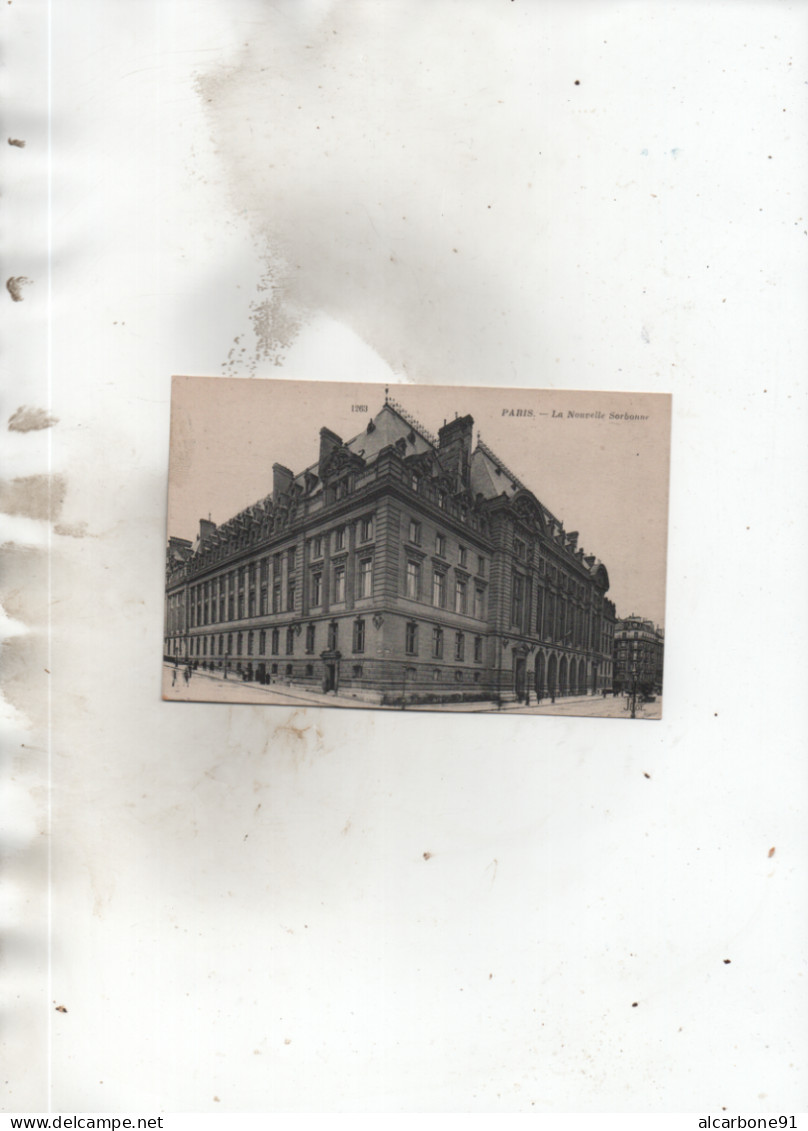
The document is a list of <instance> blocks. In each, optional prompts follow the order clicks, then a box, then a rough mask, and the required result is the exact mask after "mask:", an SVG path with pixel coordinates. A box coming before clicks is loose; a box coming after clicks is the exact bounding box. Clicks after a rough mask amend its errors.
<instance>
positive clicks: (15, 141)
mask: <svg viewBox="0 0 808 1131" xmlns="http://www.w3.org/2000/svg"><path fill="white" fill-rule="evenodd" d="M8 144H9V145H16V147H17V149H25V141H24V139H23V138H21V137H10V138H9V139H8Z"/></svg>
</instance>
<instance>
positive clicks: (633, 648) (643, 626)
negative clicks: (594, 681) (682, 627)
mask: <svg viewBox="0 0 808 1131" xmlns="http://www.w3.org/2000/svg"><path fill="white" fill-rule="evenodd" d="M614 647H615V652H614V682H615V691H631V690H632V688H633V686H634V681H635V679H636V681H637V688H638V690H641V691H644V692H647V693H651V692H653V691H656V692H657V693H658V694H659V693H661V691H662V676H663V669H664V661H665V634H664V632H663V631H662V629H661V628H657V627H656V626H655V625H654V622H653V621H650V620H645V619H644V618H643V617H638V616H636V615H635V614H634V613H632V614H631V616H629V617H624V618H623V619H622V620H619V621H618V622H617V628H616V629H615V634H614Z"/></svg>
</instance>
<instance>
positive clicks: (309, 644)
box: [306, 624, 315, 654]
mask: <svg viewBox="0 0 808 1131" xmlns="http://www.w3.org/2000/svg"><path fill="white" fill-rule="evenodd" d="M314 634H315V626H314V625H313V624H307V625H306V651H307V652H308V653H309V654H311V653H312V652H313V651H314Z"/></svg>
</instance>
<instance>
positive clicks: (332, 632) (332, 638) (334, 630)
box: [328, 620, 339, 652]
mask: <svg viewBox="0 0 808 1131" xmlns="http://www.w3.org/2000/svg"><path fill="white" fill-rule="evenodd" d="M338 643H339V622H338V621H335V620H332V621H331V624H329V626H328V648H329V651H331V652H336V650H337V644H338Z"/></svg>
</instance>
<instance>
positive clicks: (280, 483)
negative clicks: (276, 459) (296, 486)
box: [272, 463, 294, 503]
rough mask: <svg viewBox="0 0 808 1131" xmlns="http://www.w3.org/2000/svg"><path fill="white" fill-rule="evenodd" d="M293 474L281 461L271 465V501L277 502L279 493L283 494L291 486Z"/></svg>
mask: <svg viewBox="0 0 808 1131" xmlns="http://www.w3.org/2000/svg"><path fill="white" fill-rule="evenodd" d="M293 479H294V474H293V473H292V472H291V471H290V470H289V468H288V467H284V466H283V464H282V463H273V465H272V501H273V502H274V503H277V501H278V500H279V499H280V497H281V495H285V494H286V493H287V491H288V490H289V488H290V487H291V486H292V480H293Z"/></svg>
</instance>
